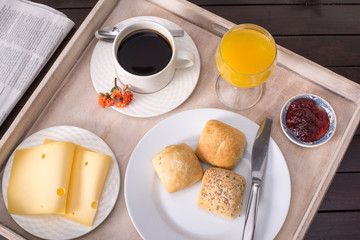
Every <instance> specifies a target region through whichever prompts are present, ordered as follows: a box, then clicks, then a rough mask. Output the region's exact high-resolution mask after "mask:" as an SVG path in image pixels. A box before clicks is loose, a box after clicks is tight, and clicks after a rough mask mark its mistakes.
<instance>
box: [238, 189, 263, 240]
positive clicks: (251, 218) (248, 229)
mask: <svg viewBox="0 0 360 240" xmlns="http://www.w3.org/2000/svg"><path fill="white" fill-rule="evenodd" d="M259 193H260V183H259V182H253V183H252V186H251V192H250V196H249V200H248V205H247V209H246V216H245V225H244V232H243V238H242V239H243V240H251V239H253V238H254V233H255V225H256V217H257V210H258V203H259Z"/></svg>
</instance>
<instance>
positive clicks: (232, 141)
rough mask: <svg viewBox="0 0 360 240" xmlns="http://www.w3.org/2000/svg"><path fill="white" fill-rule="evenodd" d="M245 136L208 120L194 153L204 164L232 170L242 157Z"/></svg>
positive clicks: (215, 121)
mask: <svg viewBox="0 0 360 240" xmlns="http://www.w3.org/2000/svg"><path fill="white" fill-rule="evenodd" d="M245 145H246V138H245V135H244V134H243V133H242V132H241V131H240V130H238V129H236V128H234V127H231V126H229V125H227V124H225V123H223V122H220V121H217V120H209V121H207V122H206V124H205V127H204V129H203V131H202V133H201V136H200V140H199V143H198V145H197V147H196V150H195V153H196V155H197V156H198V158H199V159H200V160H202V161H204V162H207V163H209V164H212V165H214V166H217V167H222V168H226V169H233V168H234V167H235V166H236V164H237V163H238V162H239V160H240V158H241V157H242V155H243V152H244V149H245Z"/></svg>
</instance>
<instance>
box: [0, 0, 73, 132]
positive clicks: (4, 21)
mask: <svg viewBox="0 0 360 240" xmlns="http://www.w3.org/2000/svg"><path fill="white" fill-rule="evenodd" d="M73 26H74V22H72V21H71V20H70V19H68V18H67V17H66V16H65V15H64V14H62V13H61V12H59V11H57V10H55V9H52V8H50V7H48V6H45V5H42V4H37V3H33V2H30V1H26V0H0V126H1V125H2V124H3V122H4V120H5V119H6V117H7V116H8V115H9V113H10V112H11V110H12V109H13V108H14V107H15V105H16V103H17V102H18V100H19V99H20V98H21V97H22V95H23V94H24V92H25V91H26V90H27V88H28V87H29V86H30V84H31V83H32V82H33V80H34V79H35V78H36V76H37V75H38V73H39V72H40V71H41V69H42V68H43V67H44V65H45V64H46V62H47V61H48V60H49V58H50V57H51V55H52V54H53V53H54V51H55V50H56V48H57V47H58V46H59V44H60V43H61V42H62V41H63V40H64V38H65V37H66V35H67V34H68V33H69V32H70V30H71V29H72V27H73Z"/></svg>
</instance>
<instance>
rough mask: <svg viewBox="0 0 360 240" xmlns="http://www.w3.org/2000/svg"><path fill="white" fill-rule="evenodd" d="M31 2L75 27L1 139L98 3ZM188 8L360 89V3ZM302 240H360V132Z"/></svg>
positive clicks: (278, 1) (222, 0)
mask: <svg viewBox="0 0 360 240" xmlns="http://www.w3.org/2000/svg"><path fill="white" fill-rule="evenodd" d="M164 1H170V0H164ZM35 2H41V3H44V4H47V5H49V6H52V7H54V8H56V9H58V10H60V11H61V12H63V13H65V14H66V15H67V16H68V17H69V18H70V19H72V20H73V21H74V22H75V27H74V29H73V30H72V31H71V32H70V34H69V36H68V37H67V38H66V40H65V41H64V42H63V43H62V44H61V46H60V47H59V49H58V50H57V51H56V52H55V54H54V56H53V58H52V59H51V60H50V61H49V63H48V64H47V65H46V66H45V68H44V70H43V71H42V72H41V73H40V74H39V76H38V77H37V78H36V80H35V81H34V83H33V84H32V85H31V87H30V88H29V90H28V91H27V92H26V93H25V95H24V96H23V97H22V98H21V99H20V101H19V103H18V104H17V105H16V107H15V108H14V110H13V111H12V112H11V114H10V116H9V117H8V118H7V119H6V121H5V122H4V124H3V125H2V126H1V128H0V137H2V136H3V134H4V133H5V131H6V130H7V129H8V128H9V126H10V125H11V123H12V121H13V120H14V119H15V117H16V116H17V114H18V113H19V111H20V110H21V108H22V107H23V106H24V104H25V103H26V101H27V99H28V98H29V96H30V95H31V93H32V92H33V91H34V89H35V88H36V86H37V85H38V84H39V82H40V81H41V79H42V77H43V76H44V75H45V74H46V71H47V70H48V69H49V68H50V67H51V65H52V63H53V62H54V60H55V59H56V56H58V54H59V53H60V52H61V49H62V48H63V47H64V46H65V45H66V43H67V42H68V41H69V39H70V38H71V36H72V35H73V34H74V32H75V31H76V29H77V28H78V27H79V26H80V24H81V23H82V21H83V20H84V19H85V17H86V16H87V14H88V13H89V12H90V11H91V9H92V7H93V6H94V5H95V4H96V2H97V1H96V0H63V1H59V0H35ZM191 2H193V3H195V4H197V5H199V6H201V7H203V8H205V9H207V10H209V11H211V12H213V13H215V14H217V15H219V16H222V17H224V18H226V19H228V20H230V21H232V22H234V23H255V24H258V25H261V26H263V27H264V28H266V29H268V30H269V31H270V32H271V33H272V34H273V35H274V37H275V40H276V42H277V43H278V44H279V45H281V46H283V47H285V48H288V49H290V50H291V51H294V52H296V53H298V54H300V55H302V56H304V57H306V58H308V59H310V60H312V61H314V62H316V63H318V64H320V65H322V66H324V67H327V68H328V69H330V70H332V71H334V72H336V73H339V74H341V75H343V76H345V77H347V78H349V79H351V80H353V81H354V82H357V83H360V1H359V0H313V1H311V0H191ZM314 157H316V156H314ZM304 194H306V193H304ZM118 238H120V236H114V239H118ZM0 239H1V236H0ZM305 239H308V240H310V239H311V240H312V239H316V240H318V239H360V129H359V128H358V129H357V131H356V133H355V136H354V137H353V140H352V142H351V144H350V146H349V149H348V150H347V152H346V155H345V157H344V159H343V161H342V163H341V165H340V167H339V169H338V171H337V174H336V175H335V177H334V180H333V182H332V184H331V186H330V188H329V190H328V192H327V194H326V196H325V198H324V200H323V203H322V205H321V207H320V209H319V210H318V213H317V214H316V216H315V218H314V220H313V223H312V224H311V226H310V228H309V230H308V233H307V235H306V237H305Z"/></svg>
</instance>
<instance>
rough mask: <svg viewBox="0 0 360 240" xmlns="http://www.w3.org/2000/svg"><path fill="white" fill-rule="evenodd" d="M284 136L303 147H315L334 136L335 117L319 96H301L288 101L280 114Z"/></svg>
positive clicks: (326, 103)
mask: <svg viewBox="0 0 360 240" xmlns="http://www.w3.org/2000/svg"><path fill="white" fill-rule="evenodd" d="M280 125H281V128H282V130H283V131H284V133H285V135H286V136H287V137H288V138H289V139H290V140H291V141H292V142H294V143H295V144H297V145H300V146H303V147H317V146H320V145H322V144H324V143H325V142H327V141H328V140H330V138H331V137H332V136H333V135H334V133H335V129H336V116H335V112H334V110H333V108H332V107H331V106H330V104H329V103H328V102H327V101H325V100H324V99H322V98H321V97H319V96H316V95H313V94H301V95H297V96H295V97H293V98H291V99H290V100H288V101H287V102H286V103H285V105H284V106H283V108H282V110H281V112H280Z"/></svg>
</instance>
